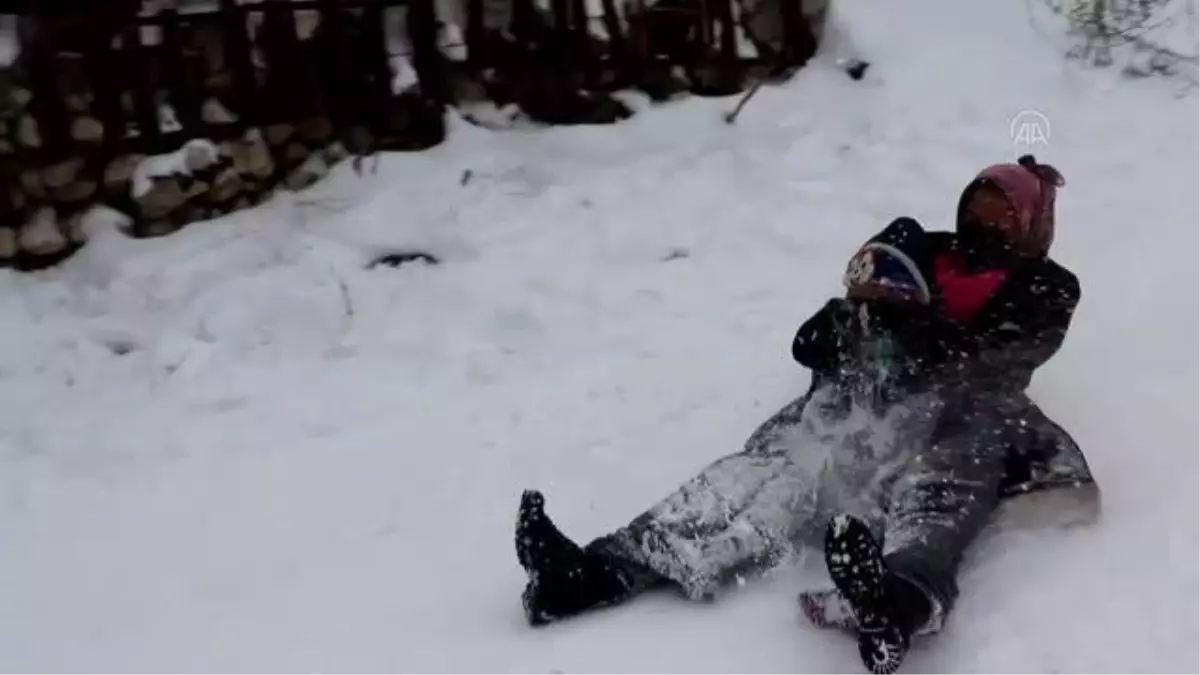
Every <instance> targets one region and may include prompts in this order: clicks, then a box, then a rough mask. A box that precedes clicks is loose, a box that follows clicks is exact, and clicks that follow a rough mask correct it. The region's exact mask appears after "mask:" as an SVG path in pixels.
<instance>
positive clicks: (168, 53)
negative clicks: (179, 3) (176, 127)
mask: <svg viewBox="0 0 1200 675" xmlns="http://www.w3.org/2000/svg"><path fill="white" fill-rule="evenodd" d="M158 16H159V18H160V19H161V21H162V44H161V45H159V49H161V50H162V60H161V63H162V73H163V75H164V77H163V78H162V79H163V80H165V81H164V82H162V84H163V85H165V86H164V87H162V88H163V89H166V90H167V91H168V92H170V95H169V100H170V102H171V107H173V108H174V109H175V115H176V116H177V117H178V119H179V123H180V124H181V125H182V126H183V129H184V132H185V133H184V135H185V136H188V135H194V134H197V133H199V132H200V119H201V118H200V101H199V99H198V97H197V96H196V92H195V88H194V87H193V86H192V85H193V81H192V78H191V77H190V74H189V73H188V72H187V68H186V67H185V66H184V63H183V32H182V31H181V30H180V28H179V13H178V12H176V11H175V9H174V8H170V7H169V8H167V9H164V10H162V11H161V12H159V14H158Z"/></svg>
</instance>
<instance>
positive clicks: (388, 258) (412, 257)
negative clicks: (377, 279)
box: [367, 251, 442, 269]
mask: <svg viewBox="0 0 1200 675" xmlns="http://www.w3.org/2000/svg"><path fill="white" fill-rule="evenodd" d="M411 262H420V263H425V264H426V265H440V264H442V261H441V260H440V259H439V258H438V257H437V256H435V255H433V254H431V253H425V252H424V251H401V252H398V253H387V254H384V255H381V256H379V257H378V258H375V259H374V260H372V261H371V262H370V263H368V264H367V269H374V268H376V267H379V266H380V265H383V266H386V267H400V266H401V265H404V264H406V263H411Z"/></svg>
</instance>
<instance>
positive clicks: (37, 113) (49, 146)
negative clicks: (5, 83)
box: [22, 8, 70, 159]
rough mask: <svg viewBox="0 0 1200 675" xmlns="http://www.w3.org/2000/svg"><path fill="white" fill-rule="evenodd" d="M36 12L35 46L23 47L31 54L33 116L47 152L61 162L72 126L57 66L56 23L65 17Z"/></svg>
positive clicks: (30, 76)
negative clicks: (37, 28) (60, 158)
mask: <svg viewBox="0 0 1200 675" xmlns="http://www.w3.org/2000/svg"><path fill="white" fill-rule="evenodd" d="M34 11H35V13H34V16H35V19H36V20H37V21H38V23H39V30H38V31H37V33H36V38H35V39H34V40H32V41H31V42H32V44H27V45H22V50H28V53H29V59H28V61H27V63H28V65H29V79H30V84H31V86H32V90H33V99H32V100H31V101H30V102H29V113H30V114H31V115H32V116H33V118H34V119H35V120H37V125H38V131H39V132H40V135H41V138H42V147H43V149H44V151H45V152H46V154H48V155H50V156H51V157H54V158H56V159H57V158H59V157H61V156H62V155H64V154H65V153H66V151H67V147H66V146H67V139H68V138H70V135H69V128H70V122H69V119H68V115H67V107H66V102H65V101H64V100H63V96H62V91H61V88H60V87H59V79H58V66H57V64H56V63H55V61H56V60H57V57H58V45H59V40H58V37H59V36H58V27H57V25H55V19H56V18H61V17H55V16H53V15H52V14H50V13H49V12H47V11H45V10H44V9H42V8H38V9H35V10H34Z"/></svg>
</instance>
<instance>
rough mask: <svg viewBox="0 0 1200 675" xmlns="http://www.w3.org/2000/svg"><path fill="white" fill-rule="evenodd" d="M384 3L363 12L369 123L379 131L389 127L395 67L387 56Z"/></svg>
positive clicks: (381, 0)
mask: <svg viewBox="0 0 1200 675" xmlns="http://www.w3.org/2000/svg"><path fill="white" fill-rule="evenodd" d="M384 9H385V6H384V2H383V0H379V1H378V2H376V3H375V4H373V5H371V6H370V7H368V8H367V9H365V10H364V11H363V32H364V35H363V40H365V44H364V45H363V49H364V51H365V52H366V55H367V63H366V68H367V70H368V73H367V74H368V76H369V77H368V80H367V82H368V85H367V86H368V88H369V90H368V91H367V92H366V98H367V102H368V118H367V121H368V123H369V124H370V125H371V127H372V128H374V129H375V130H376V131H381V130H383V129H385V128H386V127H387V122H388V109H389V106H390V105H391V100H392V77H393V75H394V74H393V73H392V66H391V63H390V62H389V57H388V52H387V35H386V33H385V31H384V29H383V21H384V16H383V13H384Z"/></svg>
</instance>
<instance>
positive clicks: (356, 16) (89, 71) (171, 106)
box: [21, 0, 445, 156]
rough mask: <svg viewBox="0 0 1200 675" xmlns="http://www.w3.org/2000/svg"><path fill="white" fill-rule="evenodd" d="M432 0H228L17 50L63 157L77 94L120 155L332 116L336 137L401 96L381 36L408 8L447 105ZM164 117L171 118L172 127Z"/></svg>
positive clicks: (415, 39)
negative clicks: (310, 15) (313, 21)
mask: <svg viewBox="0 0 1200 675" xmlns="http://www.w3.org/2000/svg"><path fill="white" fill-rule="evenodd" d="M432 3H433V0H350V1H345V0H342V1H339V0H305V1H302V2H291V1H288V0H264V1H262V2H257V3H253V4H241V3H239V2H237V0H220V2H219V8H218V9H217V10H216V11H209V12H197V13H180V12H177V11H174V10H170V9H168V10H164V11H161V12H158V13H156V14H153V15H137V16H132V17H130V18H129V20H128V21H127V22H126V23H125V25H124V26H122V27H121V28H120V29H119V30H118V31H117V33H116V34H115V35H109V34H106V33H105V32H104V31H97V30H92V31H88V30H86V28H84V29H83V30H80V31H79V32H78V36H79V37H78V38H76V39H72V40H71V41H70V44H63V42H64V40H66V39H68V38H67V37H65V34H64V33H62V32H61V31H55V30H42V31H39V33H38V37H37V39H36V40H33V41H32V44H28V45H22V46H21V52H22V53H21V67H22V70H23V73H22V74H23V76H24V78H25V79H26V81H27V82H28V86H29V88H30V90H31V91H32V94H33V98H32V100H31V101H30V104H29V105H30V112H31V114H32V116H33V117H34V118H35V119H36V121H37V123H38V128H39V130H40V131H41V137H42V139H43V140H44V145H43V148H42V150H43V151H44V152H45V153H48V154H49V155H51V156H57V155H61V154H65V153H66V152H67V150H68V149H67V148H66V147H64V146H66V145H69V144H70V143H71V138H72V134H71V130H70V129H69V125H70V123H71V118H72V115H71V112H72V111H71V108H72V96H73V95H78V96H83V97H86V98H87V99H90V105H89V106H88V108H89V113H90V114H91V115H92V116H94V117H95V118H96V119H97V120H98V121H99V122H100V123H101V124H102V125H103V128H104V129H106V130H113V129H117V130H124V133H123V134H121V133H116V134H114V133H106V134H105V136H104V144H105V146H106V150H108V151H109V152H110V153H114V154H115V153H117V152H126V151H129V152H142V153H156V152H162V151H165V150H167V149H170V148H173V147H178V146H179V145H180V143H181V142H182V141H183V140H186V139H190V138H196V137H206V138H213V139H221V138H227V137H233V136H236V135H238V134H240V133H242V132H244V131H245V130H246V129H247V128H250V127H264V126H270V125H272V124H277V123H290V122H295V121H296V120H297V119H302V118H305V117H310V116H317V117H323V118H327V119H328V120H329V121H330V122H331V123H332V124H333V126H334V129H335V130H338V131H340V130H344V129H347V128H350V127H354V126H365V127H367V128H377V127H379V126H380V125H382V124H384V123H385V120H384V119H383V118H382V115H383V113H384V111H385V110H386V109H387V102H388V101H389V100H390V98H391V97H392V95H393V92H392V80H393V76H394V74H393V72H392V69H391V67H390V65H389V55H388V52H387V45H386V44H385V37H384V12H385V11H387V10H388V9H390V8H393V7H406V8H407V9H408V21H407V24H408V28H409V32H410V40H411V43H412V48H413V52H414V53H413V54H412V55H411V58H412V61H413V63H414V66H415V68H416V70H417V71H418V76H419V79H420V82H421V83H422V85H425V86H423V87H422V91H423V92H424V94H425V95H427V96H431V97H433V98H435V99H439V100H444V90H442V88H441V87H439V86H429V85H428V83H433V84H434V85H436V84H437V83H438V82H441V81H444V79H445V78H444V74H443V73H442V72H440V69H441V68H442V67H443V66H442V64H441V61H442V59H441V55H440V53H439V52H438V50H437V44H436V42H432V41H430V40H429V39H428V38H427V37H426V36H432V35H436V31H437V27H436V24H435V19H434V14H433V11H432V8H433V5H432ZM33 9H34V14H33V18H34V20H35V21H37V22H38V23H39V24H42V25H54V22H55V19H56V17H51V16H45V15H44V14H41V13H39V12H38V11H37V8H36V6H35V7H34V8H33ZM305 11H308V12H315V13H316V14H317V15H318V16H319V19H320V20H319V24H318V25H317V28H316V32H315V34H314V35H313V36H312V39H310V40H301V39H300V36H299V35H298V33H297V22H296V20H295V16H296V13H297V12H305ZM252 14H256V15H258V17H256V19H257V20H256V21H250V20H249V19H250V17H251V15H252ZM252 25H256V26H257V30H255V31H254V32H253V34H252V32H251V30H250V26H252ZM155 35H156V36H157V39H153V36H155ZM206 106H207V107H206ZM164 111H170V112H171V113H173V116H174V121H173V122H171V123H169V124H168V123H166V122H165V121H164V119H163V114H164ZM76 112H77V111H76Z"/></svg>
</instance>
